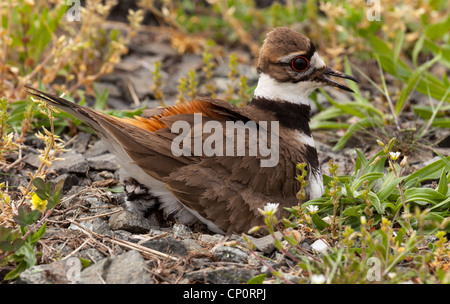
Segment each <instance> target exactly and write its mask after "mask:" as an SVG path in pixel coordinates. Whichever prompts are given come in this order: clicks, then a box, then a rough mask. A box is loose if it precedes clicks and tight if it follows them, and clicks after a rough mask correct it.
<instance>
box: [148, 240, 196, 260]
mask: <svg viewBox="0 0 450 304" xmlns="http://www.w3.org/2000/svg"><path fill="white" fill-rule="evenodd" d="M141 245H142V246H145V247H148V248H151V249H154V250H156V251H159V252H162V253H166V254H170V255H181V256H186V255H187V254H188V250H187V249H186V247H185V246H184V245H183V243H182V242H180V241H178V240H176V239H174V238H170V237H168V238H164V239H160V240H150V241H146V242H144V243H142V244H141Z"/></svg>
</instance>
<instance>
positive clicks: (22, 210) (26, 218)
mask: <svg viewBox="0 0 450 304" xmlns="http://www.w3.org/2000/svg"><path fill="white" fill-rule="evenodd" d="M17 211H18V214H17V215H16V216H14V217H13V219H14V221H15V222H16V223H17V224H19V225H20V226H22V227H26V226H27V225H31V224H34V223H35V222H37V221H38V220H39V218H40V216H41V213H40V212H39V211H38V210H33V211H32V210H31V209H30V208H29V207H27V206H25V205H22V206H20V207H19V209H18V210H17Z"/></svg>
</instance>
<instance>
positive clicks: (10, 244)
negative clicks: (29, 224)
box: [0, 239, 25, 252]
mask: <svg viewBox="0 0 450 304" xmlns="http://www.w3.org/2000/svg"><path fill="white" fill-rule="evenodd" d="M24 244H25V240H22V239H15V240H13V241H0V249H1V250H3V251H5V252H16V251H17V250H19V249H20V247H22V246H23V245H24Z"/></svg>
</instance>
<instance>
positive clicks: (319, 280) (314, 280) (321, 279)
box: [311, 274, 327, 284]
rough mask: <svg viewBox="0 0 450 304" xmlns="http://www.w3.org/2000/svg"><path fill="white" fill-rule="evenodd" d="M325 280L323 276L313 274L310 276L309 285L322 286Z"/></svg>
mask: <svg viewBox="0 0 450 304" xmlns="http://www.w3.org/2000/svg"><path fill="white" fill-rule="evenodd" d="M326 280H327V278H326V277H325V276H324V275H323V274H313V275H312V276H311V284H323V283H325V281H326Z"/></svg>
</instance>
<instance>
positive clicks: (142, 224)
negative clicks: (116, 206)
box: [109, 210, 151, 233]
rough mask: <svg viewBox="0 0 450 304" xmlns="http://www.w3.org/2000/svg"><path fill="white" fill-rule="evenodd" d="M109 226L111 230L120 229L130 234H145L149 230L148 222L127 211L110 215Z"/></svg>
mask: <svg viewBox="0 0 450 304" xmlns="http://www.w3.org/2000/svg"><path fill="white" fill-rule="evenodd" d="M109 226H110V227H111V229H112V230H119V229H120V230H125V231H129V232H131V233H147V232H148V231H149V230H150V228H151V225H150V222H149V220H147V219H146V218H143V217H142V216H140V215H139V214H136V213H134V212H131V211H128V210H123V211H122V212H119V213H115V214H113V215H111V216H110V218H109Z"/></svg>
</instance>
